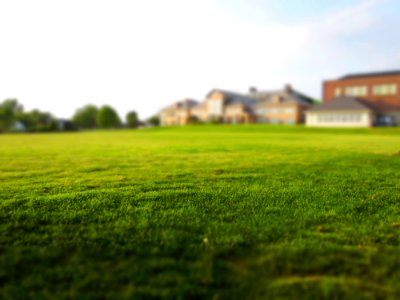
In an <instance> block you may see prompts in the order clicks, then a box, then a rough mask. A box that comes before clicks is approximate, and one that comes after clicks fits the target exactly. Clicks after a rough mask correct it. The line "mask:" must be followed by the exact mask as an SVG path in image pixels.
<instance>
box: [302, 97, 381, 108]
mask: <svg viewBox="0 0 400 300" xmlns="http://www.w3.org/2000/svg"><path fill="white" fill-rule="evenodd" d="M337 110H349V111H354V110H369V111H375V110H374V109H373V108H372V107H371V106H370V105H368V104H367V103H365V102H364V101H362V100H361V99H359V98H354V97H346V96H343V97H337V98H335V99H333V100H331V101H329V102H325V103H322V104H319V105H315V106H313V107H312V108H311V109H309V110H308V111H337Z"/></svg>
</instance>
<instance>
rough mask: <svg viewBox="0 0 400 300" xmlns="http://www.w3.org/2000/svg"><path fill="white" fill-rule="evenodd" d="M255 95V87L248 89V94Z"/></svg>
mask: <svg viewBox="0 0 400 300" xmlns="http://www.w3.org/2000/svg"><path fill="white" fill-rule="evenodd" d="M256 93H257V88H256V87H255V86H251V87H249V94H256Z"/></svg>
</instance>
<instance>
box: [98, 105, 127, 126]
mask: <svg viewBox="0 0 400 300" xmlns="http://www.w3.org/2000/svg"><path fill="white" fill-rule="evenodd" d="M97 123H98V124H99V126H100V127H101V128H118V127H120V126H121V119H120V118H119V116H118V114H117V112H116V111H115V110H114V109H113V108H112V107H111V106H109V105H104V106H103V107H102V108H100V110H99V113H98V114H97Z"/></svg>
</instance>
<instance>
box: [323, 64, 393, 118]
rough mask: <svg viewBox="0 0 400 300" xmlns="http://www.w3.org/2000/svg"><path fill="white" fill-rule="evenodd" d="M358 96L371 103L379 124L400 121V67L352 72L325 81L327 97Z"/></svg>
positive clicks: (332, 98)
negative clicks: (373, 71) (367, 71)
mask: <svg viewBox="0 0 400 300" xmlns="http://www.w3.org/2000/svg"><path fill="white" fill-rule="evenodd" d="M342 96H346V97H354V98H358V99H361V100H362V101H363V102H365V103H366V104H368V105H369V106H370V107H371V108H372V109H373V110H374V111H375V114H376V124H375V125H380V124H381V125H384V124H396V125H399V124H400V70H398V71H387V72H375V73H363V74H351V75H346V76H343V77H341V78H339V79H336V80H327V81H325V82H324V83H323V100H324V103H328V102H330V101H332V100H334V99H335V98H337V97H342Z"/></svg>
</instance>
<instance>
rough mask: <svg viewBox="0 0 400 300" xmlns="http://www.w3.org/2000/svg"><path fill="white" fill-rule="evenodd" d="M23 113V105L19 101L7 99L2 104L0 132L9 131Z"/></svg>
mask: <svg viewBox="0 0 400 300" xmlns="http://www.w3.org/2000/svg"><path fill="white" fill-rule="evenodd" d="M22 111H23V108H22V105H20V104H19V103H18V100H17V99H6V100H4V101H3V102H2V103H0V132H1V131H7V130H9V129H10V127H11V126H12V125H13V123H14V122H15V121H16V116H17V115H18V114H19V113H21V112H22Z"/></svg>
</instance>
